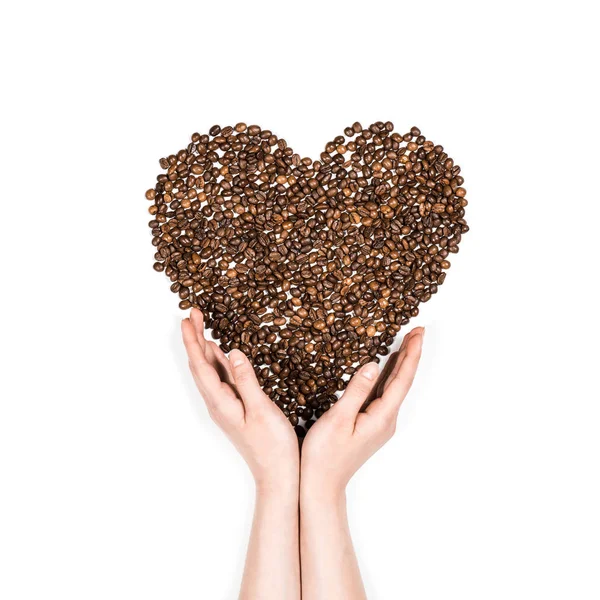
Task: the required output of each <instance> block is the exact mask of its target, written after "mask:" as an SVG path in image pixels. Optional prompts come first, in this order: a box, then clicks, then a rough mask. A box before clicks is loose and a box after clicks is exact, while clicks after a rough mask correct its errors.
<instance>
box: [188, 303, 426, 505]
mask: <svg viewBox="0 0 600 600" xmlns="http://www.w3.org/2000/svg"><path fill="white" fill-rule="evenodd" d="M182 333H183V341H184V344H185V348H186V351H187V355H188V358H189V366H190V370H191V372H192V375H193V377H194V381H195V383H196V386H197V387H198V390H199V391H200V394H201V395H202V397H203V398H204V401H205V402H206V406H207V408H208V412H209V414H210V416H211V418H212V419H213V421H214V422H215V423H216V424H217V425H218V426H219V427H220V428H221V429H222V430H223V432H224V433H225V434H226V435H227V436H228V437H229V439H230V440H231V441H232V442H233V444H234V445H235V447H236V448H237V450H238V451H239V453H240V454H241V455H242V457H243V458H244V460H245V461H246V463H247V464H248V466H249V467H250V470H251V471H252V474H253V476H254V479H255V482H256V486H257V490H261V489H273V488H274V487H281V486H286V485H290V486H294V485H297V482H298V480H299V479H300V481H301V487H302V490H305V489H311V490H313V491H315V492H316V493H318V494H319V495H324V494H325V495H332V496H335V495H338V494H340V493H343V491H344V490H345V488H346V485H347V483H348V482H349V480H350V479H351V477H352V476H353V475H354V473H355V472H356V471H357V470H358V469H359V468H360V467H361V466H362V465H363V464H364V463H365V462H366V461H367V460H368V459H369V457H371V456H372V455H373V454H374V453H375V452H376V451H377V450H378V449H379V448H381V447H382V446H383V445H384V444H385V443H386V442H387V441H388V440H389V439H390V438H391V437H392V436H393V434H394V431H395V427H396V421H397V416H398V411H399V410H400V406H401V405H402V402H403V400H404V398H405V397H406V395H407V393H408V391H409V389H410V387H411V384H412V382H413V379H414V376H415V373H416V370H417V366H418V364H419V359H420V356H421V348H422V344H423V336H424V329H423V328H420V327H417V328H415V329H413V330H412V331H411V332H410V333H409V334H408V335H406V336H405V338H404V340H403V342H402V345H401V347H400V349H399V350H398V351H397V352H395V353H394V354H392V356H391V357H390V359H389V360H388V362H387V364H386V367H385V368H384V370H383V372H382V373H381V374H380V373H379V368H378V366H377V364H376V363H368V364H366V365H364V366H363V367H361V368H360V369H359V370H358V371H357V372H356V373H355V375H354V376H353V377H352V379H351V380H350V382H349V383H348V386H347V388H346V390H345V391H344V393H343V395H342V396H341V398H340V399H339V400H338V402H337V403H335V404H334V405H333V406H332V407H331V408H330V409H329V410H328V411H327V412H326V413H325V414H323V415H322V416H321V417H320V418H319V419H318V420H317V421H316V423H315V424H314V425H313V427H311V428H310V430H309V431H308V432H307V435H306V437H305V438H304V442H303V444H302V451H301V453H300V448H299V444H298V439H297V437H296V434H295V432H294V429H293V427H291V425H290V423H289V421H288V420H287V419H286V417H285V416H284V415H283V413H282V412H281V410H280V409H279V408H278V407H277V406H276V405H275V404H274V403H273V402H272V401H271V400H270V398H269V397H268V396H267V395H266V394H265V393H264V392H263V390H262V389H261V387H260V386H259V384H258V381H257V379H256V376H255V374H254V369H253V367H252V365H251V363H250V361H249V360H248V358H247V357H246V356H245V355H244V354H243V353H242V352H240V351H239V350H232V351H231V352H230V354H229V357H227V356H225V354H224V353H223V351H222V350H221V349H220V348H219V346H218V345H217V344H215V343H214V342H212V341H207V340H206V339H205V337H204V320H203V316H202V313H201V312H200V311H199V310H198V309H192V311H191V314H190V317H189V318H186V319H184V320H183V322H182ZM367 401H370V402H369V403H368V405H367V406H366V408H364V409H363V407H364V406H365V404H366V403H367ZM300 457H301V458H302V459H301V460H300Z"/></svg>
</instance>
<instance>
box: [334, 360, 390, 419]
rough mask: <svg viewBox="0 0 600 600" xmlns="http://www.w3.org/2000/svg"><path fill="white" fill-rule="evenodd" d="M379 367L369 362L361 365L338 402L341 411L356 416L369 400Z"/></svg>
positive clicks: (349, 415) (337, 405)
mask: <svg viewBox="0 0 600 600" xmlns="http://www.w3.org/2000/svg"><path fill="white" fill-rule="evenodd" d="M378 374H379V367H378V366H377V363H374V362H371V363H367V364H366V365H364V366H363V367H361V368H360V369H359V370H358V371H357V372H356V373H355V374H354V376H353V377H352V379H351V380H350V382H349V383H348V387H347V388H346V391H345V392H344V394H343V395H342V397H341V398H340V400H339V401H338V402H337V403H336V405H335V407H336V408H337V407H339V409H338V410H339V411H340V413H342V412H343V413H345V414H346V415H347V416H348V417H352V418H355V417H356V415H357V414H358V412H359V411H360V409H361V408H362V405H363V404H364V403H365V402H366V401H367V399H368V398H369V395H370V394H371V391H372V389H373V387H374V386H375V384H376V381H377V375H378Z"/></svg>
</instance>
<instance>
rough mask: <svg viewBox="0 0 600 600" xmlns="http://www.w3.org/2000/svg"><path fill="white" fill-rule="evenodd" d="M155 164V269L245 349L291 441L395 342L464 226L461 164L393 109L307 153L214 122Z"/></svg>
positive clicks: (231, 343) (441, 275) (266, 133)
mask: <svg viewBox="0 0 600 600" xmlns="http://www.w3.org/2000/svg"><path fill="white" fill-rule="evenodd" d="M159 162H160V166H161V168H162V169H163V172H162V173H161V174H159V175H158V176H157V178H156V184H155V186H154V187H153V188H151V189H149V190H148V191H147V192H146V198H147V199H148V200H150V201H151V203H152V204H151V205H150V208H149V212H150V214H151V215H152V220H151V221H150V223H149V226H150V229H151V232H152V245H153V248H154V250H153V256H154V269H155V270H156V271H158V272H164V273H165V275H166V276H167V277H168V279H169V285H170V287H171V291H172V292H173V293H175V294H177V295H178V296H179V298H178V300H179V307H180V308H181V309H182V310H188V309H189V308H191V307H192V306H195V307H198V308H200V309H201V310H202V311H203V313H204V318H205V322H206V325H207V327H208V328H209V329H211V330H212V336H213V338H214V339H215V340H217V341H218V343H219V344H220V346H221V348H222V349H223V351H224V352H229V351H230V350H231V349H232V348H238V349H240V350H241V351H243V352H244V353H246V355H247V356H248V357H249V358H250V360H251V362H252V364H253V365H254V369H255V372H256V375H257V378H258V380H259V383H260V385H261V386H262V387H263V389H264V390H265V393H267V394H268V395H269V396H270V397H271V399H272V400H273V402H274V403H275V404H276V405H277V406H278V407H279V408H280V409H281V410H282V411H283V413H284V415H286V417H287V418H288V419H289V421H290V423H291V424H292V426H294V428H295V430H296V433H297V434H298V436H299V437H303V436H304V435H306V432H307V431H308V430H309V429H310V427H311V425H312V424H313V423H314V422H315V419H316V418H319V417H320V416H322V415H323V414H324V413H325V412H327V410H329V409H330V407H331V406H332V404H333V403H335V402H336V400H337V394H338V393H339V392H340V391H342V390H344V389H345V387H346V384H347V381H346V379H345V378H344V377H345V376H346V378H347V376H351V375H353V374H354V373H355V371H356V369H357V368H358V367H359V366H360V365H362V364H366V363H368V362H372V361H376V362H377V361H379V356H385V355H387V354H388V353H389V351H390V350H389V348H390V346H391V345H392V343H393V340H394V337H395V336H396V334H397V333H398V332H399V331H400V330H401V328H403V327H404V326H405V325H406V324H407V323H408V322H409V320H410V319H411V318H412V317H414V316H416V315H417V314H418V312H419V305H420V304H421V303H422V302H427V301H428V300H429V299H430V298H431V297H432V295H433V294H435V293H437V291H438V287H439V286H440V285H442V284H443V282H444V280H445V278H446V272H447V270H448V269H449V268H450V261H449V260H448V257H449V255H450V254H455V253H457V252H458V247H459V244H460V241H461V238H462V235H463V234H464V233H466V232H467V231H468V230H469V227H468V225H467V223H466V221H465V218H464V217H465V207H466V206H467V204H468V202H467V200H466V190H465V188H464V187H463V185H464V179H463V177H462V175H461V171H460V167H459V166H457V165H456V164H455V161H454V160H453V159H452V158H450V157H449V156H448V154H447V153H446V152H445V151H444V148H443V147H442V146H440V145H436V144H434V143H433V142H432V141H430V140H427V139H426V138H425V136H423V135H422V134H421V131H420V130H419V129H418V128H416V127H412V128H411V129H410V131H409V132H408V133H405V134H399V133H397V132H394V126H393V124H392V123H391V122H389V121H388V122H383V121H378V122H376V123H373V124H371V125H370V126H368V127H363V126H362V125H361V124H360V123H358V122H357V123H354V124H353V125H352V126H350V127H346V128H345V129H344V135H339V136H337V137H335V138H334V139H332V140H331V141H330V142H328V143H327V144H326V145H325V150H324V152H322V153H321V154H320V156H319V159H318V160H316V161H313V160H312V159H310V158H301V157H300V156H299V155H298V154H296V153H295V152H294V151H293V149H292V148H291V147H290V146H289V145H288V143H287V142H286V141H285V140H284V139H281V138H279V137H278V136H276V135H274V134H273V132H271V131H270V130H267V129H265V130H263V129H261V127H259V126H258V125H250V126H247V125H246V124H245V123H237V124H236V125H235V126H224V127H223V128H221V127H220V126H219V125H215V126H213V127H211V128H210V130H209V134H208V135H206V134H200V133H194V134H193V135H192V139H191V143H190V144H189V145H188V146H187V147H186V148H185V149H182V150H180V151H179V152H176V153H174V154H170V155H168V156H166V157H164V158H161V159H160V161H159ZM303 423H304V424H303Z"/></svg>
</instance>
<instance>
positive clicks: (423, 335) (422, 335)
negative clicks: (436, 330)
mask: <svg viewBox="0 0 600 600" xmlns="http://www.w3.org/2000/svg"><path fill="white" fill-rule="evenodd" d="M424 337H425V327H423V332H422V333H421V340H423V338H424Z"/></svg>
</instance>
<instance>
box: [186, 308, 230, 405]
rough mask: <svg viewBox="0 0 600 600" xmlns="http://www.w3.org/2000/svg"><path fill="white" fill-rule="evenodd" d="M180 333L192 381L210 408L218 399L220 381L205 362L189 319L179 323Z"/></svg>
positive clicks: (213, 370) (204, 356)
mask: <svg viewBox="0 0 600 600" xmlns="http://www.w3.org/2000/svg"><path fill="white" fill-rule="evenodd" d="M181 332H182V335H183V343H184V345H185V349H186V352H187V355H188V358H189V363H190V370H191V371H192V375H193V376H194V381H195V382H196V385H197V386H198V389H199V390H200V393H201V394H202V397H203V398H204V401H205V402H206V404H207V405H209V408H210V407H211V406H212V405H214V404H215V401H216V400H218V398H219V395H220V392H221V379H220V377H219V376H218V374H217V372H216V371H215V369H214V368H213V367H212V366H211V365H210V364H209V363H208V361H207V360H206V355H205V354H204V352H203V351H202V348H201V347H200V344H199V343H198V337H197V336H196V331H195V329H194V326H193V325H192V323H191V322H190V320H189V319H184V320H183V321H182V322H181Z"/></svg>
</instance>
